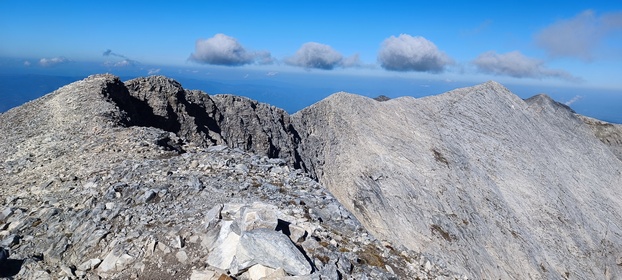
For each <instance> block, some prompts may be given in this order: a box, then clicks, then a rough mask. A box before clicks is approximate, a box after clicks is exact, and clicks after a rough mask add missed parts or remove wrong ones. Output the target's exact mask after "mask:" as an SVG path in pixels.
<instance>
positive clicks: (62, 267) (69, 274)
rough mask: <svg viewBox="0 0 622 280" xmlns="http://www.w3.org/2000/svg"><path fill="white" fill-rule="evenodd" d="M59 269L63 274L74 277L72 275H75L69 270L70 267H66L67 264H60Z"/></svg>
mask: <svg viewBox="0 0 622 280" xmlns="http://www.w3.org/2000/svg"><path fill="white" fill-rule="evenodd" d="M60 270H61V271H62V272H63V273H65V275H67V276H69V277H74V276H75V275H74V273H73V271H72V270H71V268H69V267H68V266H66V265H61V266H60Z"/></svg>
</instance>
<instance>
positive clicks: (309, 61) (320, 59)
mask: <svg viewBox="0 0 622 280" xmlns="http://www.w3.org/2000/svg"><path fill="white" fill-rule="evenodd" d="M284 61H285V63H286V64H289V65H293V66H299V67H304V68H307V69H311V68H315V69H324V70H332V69H334V68H336V67H355V66H359V65H360V62H359V56H358V55H356V54H355V55H353V56H351V57H348V58H344V57H343V55H341V54H340V53H339V52H337V51H336V50H334V49H333V48H332V47H331V46H329V45H324V44H320V43H315V42H308V43H304V44H303V45H302V46H301V47H300V49H298V51H296V53H295V54H294V55H293V56H291V57H288V58H286V59H285V60H284Z"/></svg>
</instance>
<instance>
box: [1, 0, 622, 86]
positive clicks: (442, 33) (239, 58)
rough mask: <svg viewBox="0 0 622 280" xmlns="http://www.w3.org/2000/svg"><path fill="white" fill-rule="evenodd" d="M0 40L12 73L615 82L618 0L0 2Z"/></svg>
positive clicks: (619, 60) (621, 65) (621, 17)
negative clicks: (81, 69) (85, 70)
mask: <svg viewBox="0 0 622 280" xmlns="http://www.w3.org/2000/svg"><path fill="white" fill-rule="evenodd" d="M0 42H2V43H1V44H0V57H1V58H5V62H4V64H5V65H4V66H7V65H9V64H11V63H9V62H6V59H7V58H8V59H9V60H10V59H12V60H11V61H13V64H11V65H10V66H11V67H21V68H23V69H20V71H34V72H36V71H44V70H45V71H47V73H49V72H54V71H61V69H67V68H68V67H74V68H75V67H77V65H79V64H81V63H87V62H88V63H91V64H89V65H100V66H103V67H104V68H105V69H108V70H109V72H113V73H115V72H120V73H122V72H123V71H129V70H130V69H134V70H135V71H142V72H141V73H142V74H143V75H147V74H148V73H151V74H153V73H160V74H167V72H166V70H165V69H168V68H166V67H176V69H188V71H195V72H203V73H205V74H206V75H208V74H209V73H214V72H219V71H222V72H226V73H233V74H231V75H233V76H235V77H241V78H247V77H248V75H249V74H248V73H264V75H265V76H267V77H275V76H279V75H282V74H283V73H300V75H299V76H297V77H298V79H301V80H303V79H304V76H305V75H306V76H309V77H310V76H320V77H326V78H327V79H335V78H336V77H343V76H348V77H350V76H352V77H361V78H363V79H364V78H365V77H374V78H378V77H380V78H381V77H389V78H395V77H398V78H402V79H412V80H419V81H431V82H438V83H443V82H445V83H452V82H454V83H455V82H459V83H466V84H476V83H481V82H484V81H487V80H491V79H492V80H496V81H499V82H501V83H504V84H516V85H531V86H542V87H551V86H553V87H555V86H557V87H564V88H570V89H586V90H588V89H607V90H614V91H622V79H620V77H622V2H620V1H618V0H614V1H612V0H608V1H514V2H510V1H425V2H424V1H421V2H419V1H306V2H304V3H303V1H265V2H264V1H177V2H171V1H72V0H69V1H26V0H21V1H14V0H1V1H0ZM15 61H18V62H19V63H17V64H19V65H17V64H16V63H15ZM1 64H2V63H1V62H0V66H2V65H1ZM68 65H70V66H68ZM71 65H73V66H71ZM63 67H65V68H63ZM28 69H31V70H28ZM42 69H43V70H42ZM177 71H179V70H177ZM236 73H237V74H236ZM422 83H424V82H422Z"/></svg>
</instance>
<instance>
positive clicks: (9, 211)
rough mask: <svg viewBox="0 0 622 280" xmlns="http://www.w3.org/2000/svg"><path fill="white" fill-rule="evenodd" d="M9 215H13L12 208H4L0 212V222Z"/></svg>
mask: <svg viewBox="0 0 622 280" xmlns="http://www.w3.org/2000/svg"><path fill="white" fill-rule="evenodd" d="M11 215H13V208H11V207H7V208H4V210H2V212H0V221H5V220H6V219H7V218H8V217H10V216H11Z"/></svg>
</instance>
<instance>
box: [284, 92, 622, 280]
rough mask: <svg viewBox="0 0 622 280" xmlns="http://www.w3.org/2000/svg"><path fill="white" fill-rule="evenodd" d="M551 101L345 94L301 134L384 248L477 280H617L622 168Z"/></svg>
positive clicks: (335, 189)
mask: <svg viewBox="0 0 622 280" xmlns="http://www.w3.org/2000/svg"><path fill="white" fill-rule="evenodd" d="M551 101H552V100H550V98H548V97H545V96H537V97H535V98H533V99H530V100H527V101H523V100H521V99H520V98H518V97H517V96H515V95H514V94H512V93H511V92H509V91H508V90H507V89H506V88H504V87H503V86H501V85H500V84H498V83H495V82H488V83H485V84H482V85H478V86H475V87H471V88H463V89H457V90H454V91H450V92H447V93H444V94H441V95H438V96H431V97H425V98H421V99H415V98H410V97H403V98H398V99H392V100H388V101H385V102H377V101H375V100H372V99H369V98H365V97H362V96H357V95H353V94H348V93H337V94H335V95H332V96H330V97H328V98H327V99H325V100H323V101H320V102H318V103H316V104H314V105H312V106H310V107H308V108H306V109H303V110H301V111H299V112H298V113H296V114H294V115H292V121H293V123H294V125H295V127H296V129H297V131H298V133H299V135H300V138H301V139H302V141H301V143H300V145H299V152H300V155H301V158H302V159H303V162H304V166H305V167H306V168H307V170H308V172H310V174H312V175H313V176H315V177H316V178H317V179H318V180H319V181H320V182H321V183H322V184H324V185H325V186H327V188H328V189H329V190H330V191H331V192H332V193H333V194H334V195H335V196H336V197H337V199H339V201H340V202H341V203H342V204H344V205H345V206H346V208H347V209H348V210H350V211H351V212H352V213H354V214H355V216H357V218H358V219H359V220H360V221H361V222H362V223H363V225H365V227H366V228H368V229H369V230H370V231H372V232H373V233H374V235H375V236H376V237H378V238H380V239H384V240H390V241H392V242H394V243H395V244H402V245H404V246H406V247H407V248H410V249H413V250H416V251H421V252H423V253H424V254H425V255H427V256H429V257H430V258H432V259H433V260H435V261H437V262H438V263H441V264H444V265H447V267H448V268H450V269H453V270H455V271H459V272H460V273H465V274H466V275H467V276H469V277H472V278H475V279H499V278H501V279H512V278H514V279H523V278H535V279H562V278H567V277H570V278H573V277H576V278H580V279H592V278H603V277H605V278H620V277H622V267H621V266H620V265H619V263H620V261H619V260H620V257H621V256H622V245H621V244H622V229H621V228H619V227H617V226H614V225H615V224H619V223H620V222H621V221H622V193H621V192H620V187H621V186H622V164H621V161H620V160H618V158H616V157H615V156H614V153H612V151H611V149H610V148H609V147H607V146H606V145H605V144H603V143H602V142H601V141H599V139H597V138H596V137H594V132H593V131H592V130H590V127H589V126H587V125H585V124H584V122H583V121H582V120H581V119H579V118H577V117H576V116H575V114H574V113H573V112H572V111H571V110H569V109H568V108H567V107H564V106H560V104H558V103H556V102H551ZM601 139H602V138H601Z"/></svg>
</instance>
